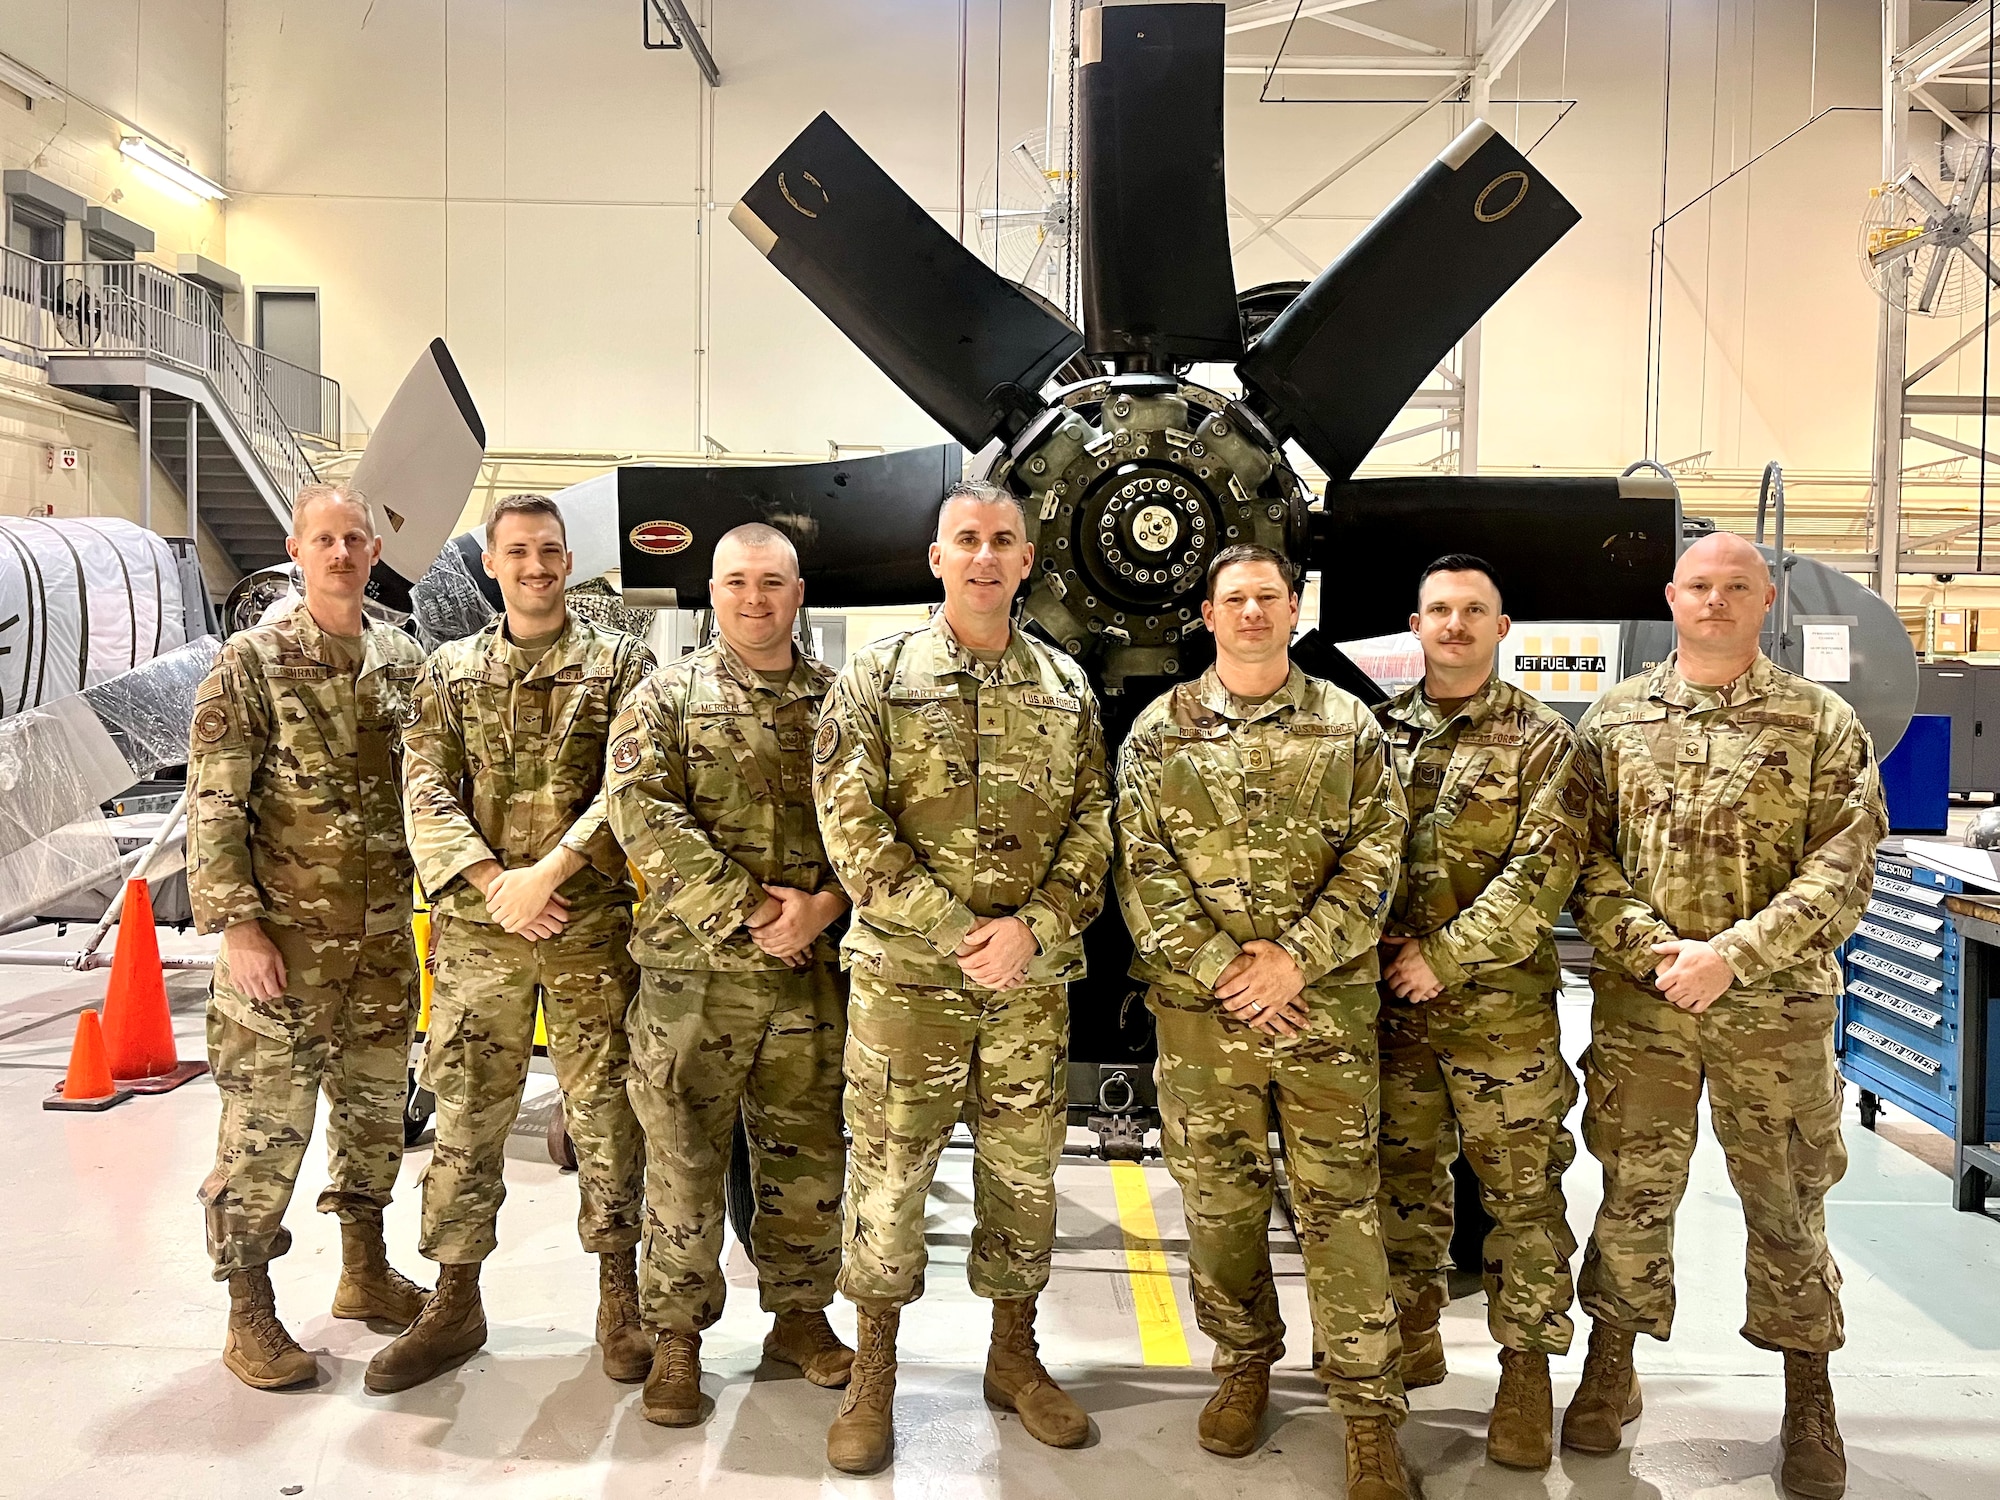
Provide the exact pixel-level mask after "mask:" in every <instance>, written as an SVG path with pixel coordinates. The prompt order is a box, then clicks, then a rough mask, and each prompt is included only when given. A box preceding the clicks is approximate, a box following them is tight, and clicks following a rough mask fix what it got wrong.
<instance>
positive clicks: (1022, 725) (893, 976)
mask: <svg viewBox="0 0 2000 1500" xmlns="http://www.w3.org/2000/svg"><path fill="white" fill-rule="evenodd" d="M1034 559H1035V548H1034V544H1033V543H1032V542H1030V541H1029V540H1028V539H1027V523H1026V518H1025V517H1024V516H1023V515H1022V512H1021V502H1020V500H1019V499H1017V498H1016V497H1015V496H1013V495H1011V494H1009V493H1008V492H1006V491H1005V490H1000V489H995V488H994V487H992V486H990V485H983V484H970V483H968V484H964V485H961V486H959V487H958V488H956V489H954V490H953V491H952V492H951V494H949V495H948V496H946V497H945V502H944V505H943V507H942V508H941V509H940V510H939V512H938V529H937V540H936V541H935V542H934V543H932V544H931V549H930V564H931V571H932V572H933V573H934V574H936V575H937V576H938V578H940V579H941V580H943V583H944V605H943V607H942V608H940V609H939V610H938V611H937V613H936V614H934V615H933V616H932V617H931V620H930V623H929V624H928V625H925V626H923V627H922V628H921V629H918V630H912V631H909V632H907V633H906V634H903V635H899V636H892V637H890V638H889V639H888V640H885V641H877V642H876V643H875V644H873V645H871V646H868V647H866V648H865V649H864V650H862V651H860V652H858V653H856V655H855V656H854V658H853V659H852V660H851V661H849V662H848V664H847V667H846V670H844V671H843V672H842V673H841V674H840V678H839V680H838V681H837V682H835V684H834V687H833V692H832V694H831V695H830V696H829V698H828V700H827V708H826V716H825V717H824V718H823V719H822V720H821V722H820V728H819V734H818V737H817V738H816V739H815V741H814V744H813V763H814V792H815V796H816V799H817V801H818V804H819V821H820V834H821V836H822V837H823V838H824V839H825V841H826V851H827V855H828V857H829V858H830V859H831V860H832V861H833V866H834V869H835V870H836V871H837V872H838V873H839V875H840V879H841V883H842V884H843V885H844V886H846V888H847V893H848V895H849V896H850V897H852V898H853V901H854V922H853V925H852V926H851V927H849V928H848V931H847V937H846V938H845V939H844V940H843V942H842V944H841V957H842V959H843V960H844V961H845V962H846V963H847V965H848V967H849V970H850V973H851V982H852V987H853V989H852V995H851V998H850V1002H849V1008H848V1033H847V1057H846V1072H847V1106H846V1107H847V1123H848V1128H849V1131H850V1133H851V1134H852V1136H853V1138H854V1140H853V1148H852V1152H851V1154H850V1157H849V1166H848V1179H847V1206H846V1214H845V1232H844V1235H843V1246H842V1249H843V1260H842V1264H841V1268H840V1290H841V1291H842V1292H843V1293H844V1294H846V1296H847V1299H848V1300H849V1301H850V1302H852V1303H854V1305H855V1306H856V1307H857V1308H858V1309H859V1311H860V1324H859V1327H860V1337H859V1338H858V1340H857V1343H858V1345H859V1347H858V1348H857V1350H856V1352H855V1359H854V1369H853V1378H852V1380H851V1381H850V1382H849V1384H848V1387H847V1398H846V1400H845V1401H844V1402H843V1403H842V1405H841V1408H840V1414H839V1415H838V1416H837V1417H835V1418H834V1421H833V1426H832V1427H831V1429H830V1430H829V1431H828V1433H827V1439H826V1450H827V1461H828V1462H829V1463H830V1464H832V1465H833V1467H835V1468H836V1469H841V1470H844V1471H846V1472H848V1473H856V1474H866V1473H872V1472H873V1471H874V1470H876V1469H879V1468H881V1467H882V1465H883V1464H885V1463H887V1462H888V1461H889V1456H890V1452H891V1450H892V1446H893V1443H894V1426H893V1423H892V1420H891V1406H892V1403H893V1398H894V1396H895V1390H896V1330H897V1324H898V1321H899V1320H900V1318H901V1315H902V1310H903V1308H904V1307H905V1306H906V1305H908V1304H909V1303H911V1302H914V1301H916V1300H917V1298H919V1297H920V1296H922V1295H923V1289H924V1265H925V1261H926V1258H927V1257H926V1252H925V1246H924V1197H925V1194H926V1193H927V1192H928V1191H929V1189H930V1184H931V1178H932V1175H933V1174H934V1173H935V1172H936V1171H937V1163H938V1155H939V1153H940V1152H942V1151H943V1149H944V1145H945V1142H946V1141H947V1140H948V1139H949V1138H950V1136H951V1132H952V1127H953V1126H954V1125H955V1124H957V1123H958V1119H959V1113H960V1110H961V1108H962V1106H963V1105H964V1104H965V1102H966V1101H967V1099H968V1098H969V1099H970V1101H971V1103H972V1105H973V1107H974V1110H975V1112H976V1114H975V1118H974V1121H973V1127H972V1132H973V1165H972V1181H973V1231H972V1249H971V1253H970V1255H969V1256H968V1257H967V1260H966V1276H967V1279H968V1280H969V1281H970V1282H971V1284H972V1289H973V1291H974V1292H976V1293H978V1294H979V1295H980V1296H982V1297H986V1298H989V1299H990V1300H991V1301H992V1303H993V1336H992V1343H991V1346H990V1348H989V1349H988V1352H987V1357H986V1380H985V1392H986V1399H987V1400H988V1401H990V1402H992V1403H993V1404H994V1405H996V1406H999V1407H1001V1408H1002V1409H1004V1410H1011V1411H1016V1412H1018V1413H1019V1414H1020V1417H1021V1425H1022V1426H1023V1427H1025V1428H1027V1430H1028V1432H1029V1434H1030V1435H1031V1436H1033V1437H1035V1438H1037V1439H1039V1440H1040V1441H1042V1442H1044V1443H1048V1444H1051V1445H1053V1446H1055V1447H1060V1448H1074V1447H1078V1446H1080V1445H1081V1444H1082V1443H1083V1441H1084V1440H1085V1439H1086V1438H1087V1437H1088V1436H1089V1434H1090V1423H1089V1419H1088V1418H1087V1417H1086V1416H1085V1415H1084V1412H1083V1409H1082V1408H1081V1407H1079V1406H1078V1405H1077V1404H1076V1402H1075V1401H1073V1400H1072V1399H1070V1397H1069V1395H1068V1394H1067V1393H1065V1392H1064V1391H1063V1390H1062V1388H1061V1387H1060V1386H1058V1385H1057V1384H1056V1383H1055V1381H1054V1380H1052V1379H1050V1377H1049V1372H1048V1371H1047V1370H1046V1369H1044V1368H1043V1366H1042V1362H1041V1359H1040V1357H1039V1355H1038V1354H1037V1351H1036V1344H1035V1299H1036V1297H1037V1296H1038V1295H1039V1294H1040V1292H1041V1290H1042V1288H1043V1287H1044V1286H1046V1285H1047V1284H1048V1279H1049V1261H1050V1255H1051V1252H1052V1250H1053V1248H1054V1243H1055V1221H1056V1200H1055V1167H1056V1160H1057V1157H1058V1156H1059V1155H1060V1153H1061V1151H1062V1142H1063V1132H1064V1127H1065V1123H1066V1119H1067V1090H1066V1088H1065V1087H1064V1078H1065V1069H1066V1060H1065V1054H1064V1044H1065V1042H1066V1040H1067V1029H1068V1019H1069V1007H1068V996H1067V993H1066V989H1065V986H1066V985H1067V984H1068V982H1069V981H1070V980H1072V979H1080V978H1081V977H1082V976H1083V971H1084V970H1083V930H1084V928H1086V927H1088V926H1089V925H1090V922H1091V919H1092V918H1094V917H1095V916H1096V915H1097V913H1098V912H1099V910H1100V909H1101V908H1102V907H1103V891H1102V887H1103V884H1104V873H1105V869H1106V867H1107V866H1108V865H1109V864H1110V861H1111V799H1110V794H1109V790H1108V788H1107V786H1106V783H1105V769H1104V731H1103V727H1102V725H1101V722H1100V720H1099V718H1098V711H1097V702H1096V700H1095V699H1094V698H1093V697H1092V696H1091V691H1090V684H1089V682H1088V681H1087V680H1086V679H1085V677H1084V675H1083V671H1082V669H1081V668H1079V667H1078V666H1077V665H1076V663H1074V662H1073V661H1071V660H1070V659H1069V658H1068V657H1066V656H1063V655H1061V654H1059V653H1058V652H1055V651H1052V650H1050V649H1049V648H1048V647H1047V646H1045V645H1043V644H1041V643H1040V642H1039V641H1036V640H1034V639H1032V638H1030V637H1029V636H1027V635H1024V634H1023V633H1022V632H1021V631H1019V630H1017V629H1016V628H1015V627H1014V623H1013V603H1014V594H1015V592H1016V590H1018V589H1019V588H1020V586H1021V584H1022V582H1023V581H1024V580H1025V579H1026V578H1027V576H1028V572H1029V569H1030V568H1032V567H1033V566H1034Z"/></svg>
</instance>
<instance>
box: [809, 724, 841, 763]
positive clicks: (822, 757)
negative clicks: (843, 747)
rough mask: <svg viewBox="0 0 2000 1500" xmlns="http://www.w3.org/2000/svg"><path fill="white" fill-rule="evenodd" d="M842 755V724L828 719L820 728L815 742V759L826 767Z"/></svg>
mask: <svg viewBox="0 0 2000 1500" xmlns="http://www.w3.org/2000/svg"><path fill="white" fill-rule="evenodd" d="M839 753H840V723H839V721H838V720H835V719H828V720H827V721H826V722H825V723H823V724H821V725H820V726H819V734H818V735H817V736H816V737H815V738H814V740H813V759H814V760H815V761H817V762H818V763H819V764H820V765H825V764H826V763H827V762H828V761H830V760H832V759H833V758H834V756H836V755H838V754H839Z"/></svg>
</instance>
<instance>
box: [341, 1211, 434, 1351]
mask: <svg viewBox="0 0 2000 1500" xmlns="http://www.w3.org/2000/svg"><path fill="white" fill-rule="evenodd" d="M430 1295H431V1294H430V1289H429V1288H427V1287H421V1286H418V1285H417V1284H416V1283H415V1282H414V1281H412V1280H410V1278H409V1277H407V1276H405V1275H404V1274H403V1273H402V1272H401V1271H398V1270H397V1269H396V1268H395V1267H394V1266H392V1265H390V1264H389V1251H388V1247H387V1246H385V1245H384V1244H383V1243H382V1216H381V1215H380V1214H379V1213H378V1214H374V1215H372V1216H370V1217H366V1218H359V1219H342V1220H341V1221H340V1284H339V1285H338V1286H336V1287H335V1288H334V1289H333V1315H334V1316H335V1317H336V1318H358V1319H360V1320H362V1321H363V1322H381V1323H393V1324H395V1325H396V1327H398V1328H408V1327H409V1326H410V1325H411V1324H412V1323H414V1322H416V1321H417V1314H418V1313H420V1312H422V1311H423V1310H424V1303H426V1302H427V1301H429V1300H430Z"/></svg>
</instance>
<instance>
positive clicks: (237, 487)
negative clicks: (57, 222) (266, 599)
mask: <svg viewBox="0 0 2000 1500" xmlns="http://www.w3.org/2000/svg"><path fill="white" fill-rule="evenodd" d="M0 339H4V340H6V341H8V342H10V343H14V344H19V345H21V346H23V347H25V348H28V349H32V350H34V351H36V352H37V353H38V354H39V355H40V356H41V357H42V363H43V364H44V366H45V367H46V369H47V372H48V378H49V383H50V384H51V385H56V386H61V387H62V388H64V389H65V390H73V391H78V392H80V393H82V394H85V395H89V396H95V397H97V398H98V399H100V400H103V401H108V402H110V403H112V404H113V405H115V406H117V407H118V408H119V409H120V410H121V411H123V412H124V413H125V415H126V418H127V420H129V421H130V422H131V423H132V425H133V426H134V427H135V428H136V429H137V430H138V432H139V439H140V445H141V447H142V449H144V450H145V452H146V453H147V454H148V455H149V456H150V457H151V458H152V459H153V460H154V461H155V462H157V463H159V464H160V466H161V467H162V468H164V469H165V470H166V472H167V474H168V476H169V477H170V478H171V479H172V480H173V482H174V483H175V484H176V485H177V486H178V487H179V488H180V490H181V493H182V494H183V495H184V496H185V497H186V498H187V501H188V512H189V516H190V527H189V529H190V530H193V529H194V526H195V524H196V521H195V518H197V517H198V518H199V520H198V524H199V525H200V526H202V527H205V528H206V529H207V530H208V532H209V534H210V536H211V537H213V538H214V539H215V541H216V542H217V543H218V544H219V545H220V546H221V547H222V549H223V550H224V551H225V552H226V553H228V555H229V558H230V561H231V562H232V563H234V564H235V566H236V567H237V568H238V569H240V570H241V571H243V572H245V573H248V572H251V571H253V570H255V569H257V568H262V567H268V566H270V565H272V564H274V563H281V562H283V561H284V560H285V536H286V534H287V533H288V532H289V531H290V529H291V514H292V506H291V501H292V496H294V495H296V494H297V493H298V491H299V489H300V487H301V486H303V485H307V484H310V483H312V481H313V478H314V474H313V468H312V464H311V462H310V461H309V460H308V459H307V458H306V455H305V451H304V449H303V448H301V447H300V445H299V434H300V433H302V432H303V433H317V434H319V435H321V436H324V437H326V438H328V439H330V440H332V441H335V442H338V440H339V434H338V430H337V429H338V427H339V413H340V394H339V392H340V388H339V386H338V385H337V384H336V383H335V382H333V381H331V380H327V379H325V378H324V377H322V376H319V375H316V374H314V373H312V372H311V371H309V370H301V369H299V368H297V367H296V366H293V365H288V364H286V363H285V362H284V361H282V360H277V359H273V358H271V357H270V356H269V355H266V354H264V353H262V352H261V351H259V350H255V349H248V348H245V347H244V346H243V345H242V344H240V343H238V342H237V340H236V338H235V336H234V335H233V334H231V333H230V331H229V330H228V328H226V327H225V326H224V325H223V322H222V316H221V312H220V310H219V309H218V308H217V306H216V303H215V301H214V299H213V298H212V297H211V296H210V295H209V293H208V292H207V290H206V289H204V288H203V287H201V286H199V285H198V284H196V283H195V282H193V281H190V280H188V279H187V278H185V277H181V276H176V275H174V274H173V273H172V272H171V271H164V270H161V269H160V268H159V267H158V266H152V265H147V264H145V263H144V262H141V261H121V262H111V263H102V264H100V263H95V262H93V263H88V264H56V263H53V262H48V261H39V260H36V259H34V258H33V257H31V256H26V255H22V254H20V253H19V252H17V251H14V250H8V251H6V259H5V266H4V271H0ZM190 422H193V423H194V424H195V442H194V451H193V461H192V463H190V454H189V444H188V427H189V423H190ZM328 429H334V430H331V431H329V430H328ZM139 472H140V480H139V493H140V513H141V519H142V520H145V519H147V516H148V512H149V509H150V490H151V482H152V466H151V464H148V463H142V464H141V465H140V470H139Z"/></svg>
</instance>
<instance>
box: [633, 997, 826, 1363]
mask: <svg viewBox="0 0 2000 1500" xmlns="http://www.w3.org/2000/svg"><path fill="white" fill-rule="evenodd" d="M626 1024H627V1028H628V1029H629V1031H630V1032H631V1036H632V1077H631V1081H630V1083H629V1085H628V1088H629V1090H630V1092H631V1095H632V1107H633V1108H634V1110H636V1111H637V1113H638V1116H639V1123H640V1124H641V1125H643V1126H644V1127H645V1131H646V1250H645V1259H644V1262H643V1264H642V1265H641V1268H640V1278H639V1280H640V1301H641V1304H642V1306H643V1308H644V1312H645V1318H646V1323H647V1326H648V1327H651V1328H656V1329H668V1330H671V1331H673V1332H677V1333H690V1332H699V1331H701V1330H702V1329H704V1328H707V1327H709V1326H710V1325H711V1324H713V1323H714V1322H715V1320H716V1319H717V1318H719V1317H721V1316H722V1304H723V1299H724V1296H725V1294H726V1284H725V1282H724V1281H723V1277H722V1266H721V1259H722V1228H723V1221H724V1216H723V1179H724V1177H725V1176H726V1175H727V1173H728V1170H729V1147H730V1136H731V1134H732V1132H733V1128H734V1126H735V1124H736V1120H737V1116H738V1113H739V1112H740V1113H741V1116H742V1119H743V1129H744V1134H745V1136H746V1137H747V1138H748V1140H749V1142H750V1180H751V1182H752V1183H753V1184H754V1185H755V1190H756V1197H757V1215H756V1218H755V1219H754V1220H753V1221H752V1224H751V1229H750V1247H749V1248H750V1259H751V1260H752V1261H753V1262H754V1263H755V1265H756V1267H757V1288H758V1293H759V1298H760V1301H761V1303H762V1306H763V1309H764V1311H765V1312H773V1313H774V1312H786V1311H792V1310H795V1309H800V1308H818V1307H825V1306H826V1305H827V1304H828V1303H830V1302H832V1301H833V1282H834V1274H835V1272H837V1271H838V1270H839V1268H840V1189H841V1182H842V1179H843V1177H844V1176H845V1174H846V1170H847V1143H846V1141H845V1140H844V1139H843V1138H842V1136H841V1133H840V1092H841V1073H840V1054H841V1047H842V1045H843V1043H844V1042H845V1041H846V1038H847V1000H846V981H845V980H844V979H843V977H842V976H841V974H840V972H839V970H837V969H836V968H834V967H833V966H832V965H831V964H827V963H816V964H813V965H811V966H809V967H808V968H805V969H802V970H796V971H794V970H776V971H767V972H756V973H719V972H714V971H708V970H683V969H654V968H645V969H642V970H641V971H640V976H639V998H638V999H637V1000H636V1001H634V1002H633V1005H632V1010H631V1014H630V1015H629V1017H628V1018H627V1023H626Z"/></svg>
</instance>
